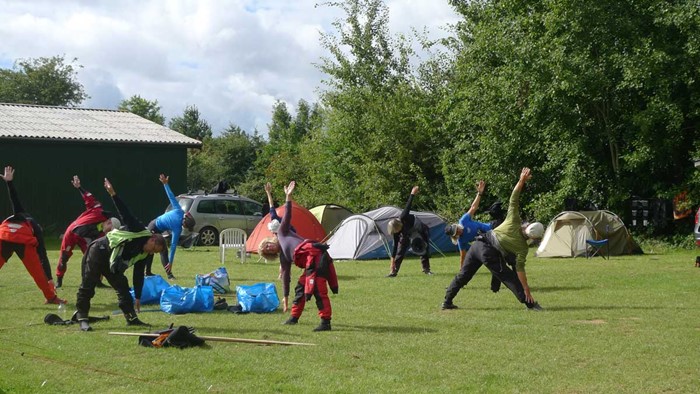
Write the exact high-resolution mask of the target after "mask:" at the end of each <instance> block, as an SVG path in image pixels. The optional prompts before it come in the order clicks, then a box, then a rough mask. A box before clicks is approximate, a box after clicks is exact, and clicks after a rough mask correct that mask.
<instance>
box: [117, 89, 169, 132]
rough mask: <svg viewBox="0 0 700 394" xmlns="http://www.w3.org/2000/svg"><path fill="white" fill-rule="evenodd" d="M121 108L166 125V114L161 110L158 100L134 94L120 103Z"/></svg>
mask: <svg viewBox="0 0 700 394" xmlns="http://www.w3.org/2000/svg"><path fill="white" fill-rule="evenodd" d="M119 110H120V111H128V112H131V113H133V114H136V115H138V116H140V117H142V118H144V119H148V120H150V121H151V122H154V123H158V124H159V125H161V126H162V125H165V116H163V114H162V113H161V112H160V105H158V100H155V101H150V100H146V99H144V98H142V97H141V96H139V95H134V96H131V97H130V98H128V99H126V100H122V101H121V102H120V103H119Z"/></svg>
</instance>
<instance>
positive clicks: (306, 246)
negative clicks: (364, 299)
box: [292, 239, 338, 320]
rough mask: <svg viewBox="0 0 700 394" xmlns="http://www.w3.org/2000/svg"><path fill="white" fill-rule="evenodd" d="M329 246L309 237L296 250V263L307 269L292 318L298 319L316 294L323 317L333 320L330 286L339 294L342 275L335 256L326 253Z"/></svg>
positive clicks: (296, 292)
mask: <svg viewBox="0 0 700 394" xmlns="http://www.w3.org/2000/svg"><path fill="white" fill-rule="evenodd" d="M327 249H328V246H326V245H324V244H320V243H316V242H315V241H311V240H308V239H307V240H305V241H303V242H302V243H300V244H299V246H297V247H296V249H294V264H295V265H296V266H297V267H299V268H303V269H304V272H303V273H302V274H301V276H300V277H299V281H298V282H297V285H296V287H295V289H294V292H295V295H294V303H293V305H292V317H296V318H297V319H298V318H299V317H300V316H301V313H302V312H303V311H304V305H305V304H306V301H307V300H310V299H311V296H312V295H313V296H314V297H315V298H316V307H318V315H319V317H321V319H324V320H330V319H331V314H332V310H331V300H330V299H329V298H328V287H330V288H331V291H332V292H333V294H337V293H338V276H337V275H336V274H335V266H334V265H333V259H331V256H329V255H328V253H326V250H327Z"/></svg>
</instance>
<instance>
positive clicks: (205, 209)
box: [197, 200, 216, 213]
mask: <svg viewBox="0 0 700 394" xmlns="http://www.w3.org/2000/svg"><path fill="white" fill-rule="evenodd" d="M215 202H216V201H215V200H201V201H199V204H198V205H197V212H199V213H216V209H215Z"/></svg>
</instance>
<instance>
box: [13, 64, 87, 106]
mask: <svg viewBox="0 0 700 394" xmlns="http://www.w3.org/2000/svg"><path fill="white" fill-rule="evenodd" d="M77 60H78V59H73V60H72V61H71V62H70V63H66V61H65V59H64V57H63V56H53V57H40V58H36V59H20V60H17V61H16V62H15V64H14V67H13V68H12V69H0V102H5V103H18V104H35V105H56V106H64V107H75V106H78V105H80V104H81V103H82V102H83V101H85V100H86V99H88V98H89V96H88V95H87V94H86V93H85V89H84V88H83V85H82V84H81V83H80V82H79V81H78V71H77V70H78V69H80V68H82V66H81V65H79V64H77V63H76V62H77Z"/></svg>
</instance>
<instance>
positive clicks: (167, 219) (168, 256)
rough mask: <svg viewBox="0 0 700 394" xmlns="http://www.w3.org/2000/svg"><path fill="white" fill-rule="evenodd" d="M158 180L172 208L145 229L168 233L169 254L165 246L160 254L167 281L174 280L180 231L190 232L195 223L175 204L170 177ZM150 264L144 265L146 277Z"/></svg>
mask: <svg viewBox="0 0 700 394" xmlns="http://www.w3.org/2000/svg"><path fill="white" fill-rule="evenodd" d="M158 180H159V181H160V183H162V184H163V188H164V189H165V195H166V196H167V197H168V201H169V202H170V206H171V207H172V209H171V210H169V211H168V212H166V213H164V214H162V215H160V216H158V217H157V218H155V219H153V220H151V222H150V223H148V226H147V228H148V229H149V230H151V232H153V233H154V234H162V233H164V232H166V231H167V232H169V233H170V253H168V248H167V246H166V247H165V248H164V249H163V250H162V251H161V252H160V263H161V264H163V268H164V269H165V273H166V274H168V279H171V280H172V279H175V276H174V275H173V263H174V262H175V250H176V249H177V245H178V243H179V242H180V235H181V234H182V229H183V228H184V229H186V230H187V231H190V232H192V231H193V230H194V225H195V224H196V223H195V220H194V218H193V217H192V214H190V213H189V212H187V213H185V211H183V210H182V207H180V204H179V203H178V202H177V198H175V194H174V193H173V191H172V190H171V189H170V185H168V181H169V180H170V177H168V176H165V174H160V176H159V177H158ZM152 264H153V260H150V261H148V262H147V263H146V275H148V276H151V275H153V272H152V271H151V266H152Z"/></svg>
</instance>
